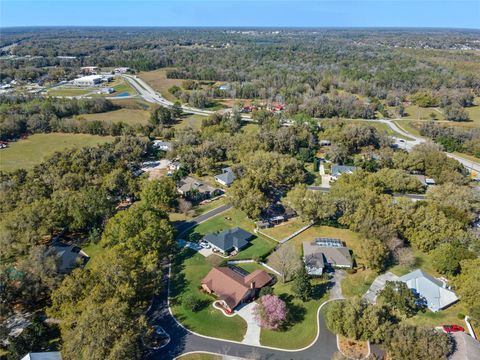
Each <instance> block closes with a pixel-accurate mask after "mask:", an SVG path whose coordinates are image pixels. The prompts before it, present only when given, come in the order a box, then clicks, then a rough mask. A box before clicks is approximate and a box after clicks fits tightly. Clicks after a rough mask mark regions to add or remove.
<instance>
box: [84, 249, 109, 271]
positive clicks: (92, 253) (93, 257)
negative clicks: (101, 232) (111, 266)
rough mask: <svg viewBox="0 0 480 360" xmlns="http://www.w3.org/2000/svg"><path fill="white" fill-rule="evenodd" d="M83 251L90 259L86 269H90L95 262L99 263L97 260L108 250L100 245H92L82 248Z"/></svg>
mask: <svg viewBox="0 0 480 360" xmlns="http://www.w3.org/2000/svg"><path fill="white" fill-rule="evenodd" d="M82 250H83V252H85V253H86V254H87V255H88V256H89V257H90V260H89V261H88V263H87V266H86V268H89V267H91V266H92V264H93V263H94V262H95V261H98V260H97V259H101V257H102V256H103V254H104V253H105V250H106V249H105V248H103V247H101V246H100V245H99V244H94V243H90V244H88V245H87V246H85V247H82Z"/></svg>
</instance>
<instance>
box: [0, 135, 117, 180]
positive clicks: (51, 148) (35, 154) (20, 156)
mask: <svg viewBox="0 0 480 360" xmlns="http://www.w3.org/2000/svg"><path fill="white" fill-rule="evenodd" d="M112 140H113V137H111V136H96V135H88V134H61V133H50V134H35V135H31V136H29V137H28V138H27V139H24V140H19V141H17V142H14V143H9V146H8V148H6V149H2V150H0V170H2V171H14V170H17V169H22V168H23V169H31V168H33V167H34V166H35V165H38V164H39V163H41V162H42V161H43V160H45V159H46V158H47V157H49V156H50V155H52V154H53V153H54V152H56V151H61V150H64V149H66V148H71V147H83V146H95V145H98V144H102V143H105V142H108V141H112Z"/></svg>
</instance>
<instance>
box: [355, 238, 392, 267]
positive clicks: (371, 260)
mask: <svg viewBox="0 0 480 360" xmlns="http://www.w3.org/2000/svg"><path fill="white" fill-rule="evenodd" d="M361 251H362V255H363V258H364V259H365V260H366V262H367V266H368V267H369V268H371V269H372V270H375V271H381V270H383V269H384V268H385V266H386V263H387V260H388V256H389V254H388V250H387V247H386V246H385V244H384V243H383V242H382V241H380V240H377V239H365V240H364V241H362V243H361Z"/></svg>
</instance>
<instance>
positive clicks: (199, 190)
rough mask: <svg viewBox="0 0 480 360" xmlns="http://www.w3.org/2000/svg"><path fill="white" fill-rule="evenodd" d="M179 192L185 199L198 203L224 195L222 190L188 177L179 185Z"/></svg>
mask: <svg viewBox="0 0 480 360" xmlns="http://www.w3.org/2000/svg"><path fill="white" fill-rule="evenodd" d="M177 191H178V192H179V193H180V194H181V195H182V196H184V197H186V198H190V199H192V200H195V201H198V200H202V199H209V198H211V197H212V196H217V195H220V194H222V190H220V189H217V188H214V187H213V186H210V185H208V184H205V183H204V182H202V181H200V180H198V179H195V178H193V177H191V176H187V177H185V178H183V179H182V180H180V181H179V182H178V183H177Z"/></svg>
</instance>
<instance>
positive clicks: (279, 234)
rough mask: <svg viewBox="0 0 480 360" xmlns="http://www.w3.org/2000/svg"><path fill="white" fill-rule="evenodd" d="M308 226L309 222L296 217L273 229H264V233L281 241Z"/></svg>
mask: <svg viewBox="0 0 480 360" xmlns="http://www.w3.org/2000/svg"><path fill="white" fill-rule="evenodd" d="M307 224H308V222H307V221H303V220H301V219H300V218H299V217H296V218H293V219H290V220H288V221H286V222H284V223H281V224H279V225H277V226H275V227H273V228H269V229H263V230H262V233H264V234H267V235H268V236H271V237H273V238H274V239H275V240H277V241H280V240H282V239H284V238H286V237H288V236H289V235H291V234H293V233H294V232H295V231H298V230H300V229H301V228H302V227H304V226H305V225H307Z"/></svg>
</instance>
